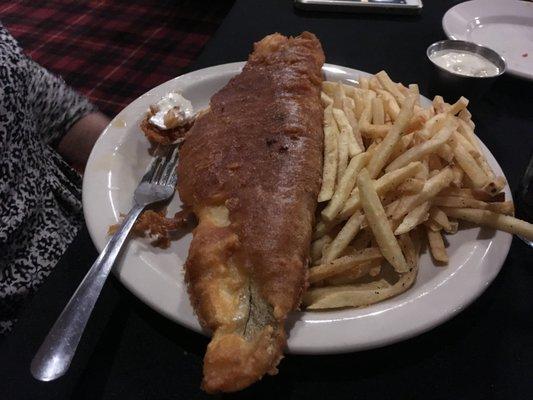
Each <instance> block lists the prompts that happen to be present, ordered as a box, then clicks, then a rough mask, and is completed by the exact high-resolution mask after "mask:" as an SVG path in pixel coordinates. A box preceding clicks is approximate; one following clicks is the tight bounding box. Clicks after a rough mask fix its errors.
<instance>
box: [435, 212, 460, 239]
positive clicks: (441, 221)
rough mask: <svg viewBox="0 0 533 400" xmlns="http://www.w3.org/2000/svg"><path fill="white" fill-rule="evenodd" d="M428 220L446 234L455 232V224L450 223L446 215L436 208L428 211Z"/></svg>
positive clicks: (456, 226)
mask: <svg viewBox="0 0 533 400" xmlns="http://www.w3.org/2000/svg"><path fill="white" fill-rule="evenodd" d="M429 219H430V221H432V222H434V223H436V224H437V225H439V226H440V227H441V228H442V229H444V231H445V232H446V233H455V232H457V228H458V225H457V222H451V221H450V220H449V219H448V216H447V215H446V213H445V212H444V211H442V210H441V209H440V208H438V207H432V208H431V210H429Z"/></svg>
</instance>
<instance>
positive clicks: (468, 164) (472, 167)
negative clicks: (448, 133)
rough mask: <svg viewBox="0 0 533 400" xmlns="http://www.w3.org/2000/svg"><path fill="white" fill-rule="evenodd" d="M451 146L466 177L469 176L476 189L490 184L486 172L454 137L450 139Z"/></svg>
mask: <svg viewBox="0 0 533 400" xmlns="http://www.w3.org/2000/svg"><path fill="white" fill-rule="evenodd" d="M450 145H451V147H452V149H453V154H454V156H455V159H456V160H457V163H458V164H459V166H460V167H461V168H462V169H463V171H464V172H465V173H466V175H468V177H469V178H470V180H471V181H472V184H473V185H474V187H476V188H482V187H484V186H485V185H486V184H487V183H489V179H488V177H487V175H486V174H485V172H483V170H482V169H481V168H480V166H479V164H478V163H477V162H476V160H475V159H474V158H473V157H472V156H471V155H470V153H468V152H467V151H466V150H465V148H464V147H463V146H462V145H461V143H459V142H457V141H456V140H454V138H453V137H452V138H450Z"/></svg>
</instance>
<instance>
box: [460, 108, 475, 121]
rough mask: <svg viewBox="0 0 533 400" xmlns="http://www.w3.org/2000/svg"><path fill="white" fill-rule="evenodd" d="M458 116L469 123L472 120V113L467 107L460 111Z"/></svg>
mask: <svg viewBox="0 0 533 400" xmlns="http://www.w3.org/2000/svg"><path fill="white" fill-rule="evenodd" d="M458 117H459V118H460V119H462V120H463V121H465V122H467V123H468V122H472V114H470V111H468V110H467V109H466V108H465V109H463V110H461V112H459V115H458Z"/></svg>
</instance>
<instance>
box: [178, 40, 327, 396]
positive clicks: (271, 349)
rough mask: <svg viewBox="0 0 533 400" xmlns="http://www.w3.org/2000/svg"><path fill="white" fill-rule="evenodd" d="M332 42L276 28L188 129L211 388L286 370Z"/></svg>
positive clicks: (183, 167)
mask: <svg viewBox="0 0 533 400" xmlns="http://www.w3.org/2000/svg"><path fill="white" fill-rule="evenodd" d="M323 63H324V53H323V51H322V47H321V45H320V42H319V41H318V39H317V38H316V37H315V36H314V35H313V34H311V33H308V32H304V33H302V34H301V35H300V36H298V37H295V38H287V37H285V36H282V35H280V34H273V35H269V36H267V37H265V38H264V39H263V40H261V41H260V42H258V43H256V44H255V47H254V52H253V53H252V54H251V55H250V57H249V60H248V62H247V64H246V66H245V67H244V69H243V71H242V73H241V74H239V75H237V76H236V77H234V78H233V79H232V80H231V81H230V82H229V83H228V84H227V85H226V86H225V87H224V88H223V89H221V90H220V91H219V92H218V93H216V94H215V95H214V96H213V97H212V99H211V103H210V109H209V111H208V112H206V113H205V114H203V115H201V116H200V117H199V118H198V119H197V120H196V122H195V124H194V126H193V128H192V129H191V130H190V131H189V133H188V134H187V137H186V141H185V143H184V144H183V147H182V149H181V151H180V163H179V167H178V174H179V177H180V180H179V185H178V189H179V193H180V197H181V199H182V200H183V201H184V202H185V203H186V204H188V205H190V206H192V209H193V211H194V212H195V214H196V215H197V217H198V220H199V224H198V226H197V228H196V229H195V231H194V236H193V241H192V243H191V246H190V249H189V256H188V259H187V262H186V264H185V279H186V281H187V284H188V290H189V297H190V299H191V303H192V305H193V307H194V308H195V310H196V313H197V315H198V318H199V320H200V322H201V323H202V325H203V326H205V327H207V328H209V329H210V330H212V331H213V338H212V340H211V343H210V344H209V346H208V349H207V353H206V356H205V360H204V379H203V383H202V387H203V388H204V390H206V391H207V392H211V393H212V392H219V391H224V392H231V391H236V390H240V389H242V388H244V387H246V386H249V385H250V384H252V383H253V382H255V381H257V380H259V379H260V378H261V377H262V376H263V375H264V374H265V373H270V374H275V373H276V372H277V369H276V366H277V364H278V363H279V360H280V359H281V358H282V350H283V347H284V346H285V343H286V335H285V329H284V322H285V319H286V317H287V314H288V313H289V312H290V311H292V310H295V309H296V308H297V307H298V306H299V304H300V300H301V296H302V294H303V292H304V290H305V288H306V286H307V281H306V271H307V263H308V257H309V246H310V241H311V234H312V225H313V220H314V213H315V208H316V204H317V195H318V191H319V189H320V180H321V171H322V151H323V130H322V115H323V109H322V105H321V102H320V86H321V82H322V73H321V67H322V65H323Z"/></svg>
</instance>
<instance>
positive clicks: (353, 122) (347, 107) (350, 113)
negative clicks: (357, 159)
mask: <svg viewBox="0 0 533 400" xmlns="http://www.w3.org/2000/svg"><path fill="white" fill-rule="evenodd" d="M342 109H343V111H344V115H346V119H348V122H349V123H350V126H351V127H352V133H353V136H354V138H355V140H356V142H357V144H358V145H359V148H360V149H361V150H362V151H364V150H365V145H364V143H363V138H362V137H361V131H360V130H359V123H358V122H357V119H356V117H355V113H354V109H355V103H354V101H353V99H352V98H350V97H345V98H344V99H343V100H342Z"/></svg>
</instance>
